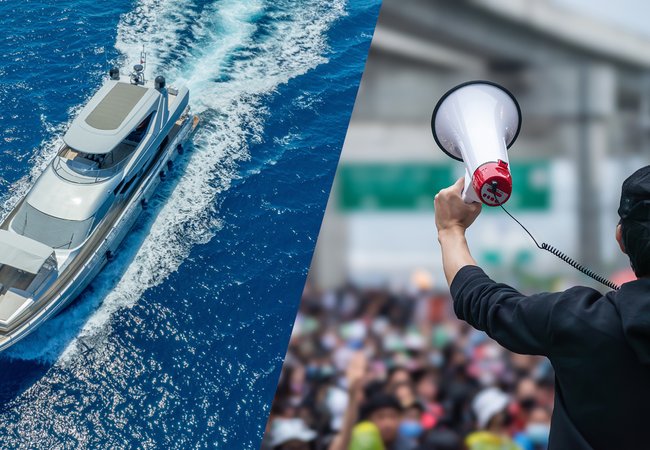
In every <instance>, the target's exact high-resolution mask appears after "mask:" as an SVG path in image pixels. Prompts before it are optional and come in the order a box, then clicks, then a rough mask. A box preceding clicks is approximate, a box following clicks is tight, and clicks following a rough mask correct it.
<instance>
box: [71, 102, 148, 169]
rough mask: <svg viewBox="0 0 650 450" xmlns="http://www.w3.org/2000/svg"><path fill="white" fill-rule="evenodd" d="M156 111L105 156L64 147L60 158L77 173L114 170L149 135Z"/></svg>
mask: <svg viewBox="0 0 650 450" xmlns="http://www.w3.org/2000/svg"><path fill="white" fill-rule="evenodd" d="M154 114H155V111H154V112H152V113H151V114H149V115H148V116H147V117H146V118H145V119H144V120H143V121H142V122H140V124H139V125H138V126H137V127H136V128H135V129H134V130H133V131H132V132H131V133H130V134H129V135H128V136H127V137H126V138H125V139H124V140H123V141H122V142H120V143H119V144H118V145H117V146H116V147H115V148H114V149H113V150H111V151H110V152H108V153H105V154H93V153H84V152H82V151H80V150H76V149H74V148H72V147H69V146H67V145H64V146H63V148H62V149H61V151H59V156H61V157H62V158H64V159H65V160H66V164H67V166H68V167H69V168H70V169H72V170H74V171H75V172H77V173H79V174H81V175H85V174H95V173H98V172H99V171H102V170H109V169H113V168H115V167H116V166H118V165H120V164H121V163H122V162H123V161H125V160H127V159H128V158H130V157H131V155H133V152H134V151H135V149H136V148H137V147H138V145H140V143H141V142H142V140H143V139H144V137H145V136H146V134H147V130H148V129H149V126H150V124H151V119H152V118H153V116H154Z"/></svg>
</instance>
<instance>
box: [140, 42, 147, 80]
mask: <svg viewBox="0 0 650 450" xmlns="http://www.w3.org/2000/svg"><path fill="white" fill-rule="evenodd" d="M140 64H142V82H143V83H144V82H145V78H144V73H145V70H146V68H147V53H146V52H145V51H144V44H142V51H141V52H140Z"/></svg>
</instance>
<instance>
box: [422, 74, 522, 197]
mask: <svg viewBox="0 0 650 450" xmlns="http://www.w3.org/2000/svg"><path fill="white" fill-rule="evenodd" d="M520 128H521V109H520V108H519V104H518V103H517V100H515V97H514V96H513V95H512V94H511V93H510V92H509V91H508V90H506V89H504V88H503V87H501V86H499V85H498V84H495V83H492V82H489V81H470V82H467V83H463V84H460V85H458V86H456V87H454V88H452V89H451V90H450V91H448V92H447V93H446V94H445V95H443V96H442V98H441V99H440V100H439V101H438V104H437V105H436V107H435V109H434V110H433V116H432V117H431V130H432V131H433V137H434V139H435V140H436V143H437V144H438V146H439V147H440V148H441V149H442V151H443V152H445V153H446V154H447V155H449V156H451V157H452V158H454V159H456V160H458V161H462V162H464V163H465V169H466V170H465V187H464V189H463V194H462V196H463V200H464V201H465V202H466V203H472V202H479V201H480V202H483V203H485V204H486V205H489V206H498V205H502V204H504V203H505V202H506V201H508V199H509V198H510V194H511V193H512V178H511V176H510V170H509V168H508V148H510V146H511V145H512V144H513V143H514V142H515V139H517V135H518V134H519V130H520Z"/></svg>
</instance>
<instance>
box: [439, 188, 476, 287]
mask: <svg viewBox="0 0 650 450" xmlns="http://www.w3.org/2000/svg"><path fill="white" fill-rule="evenodd" d="M462 190H463V178H460V179H458V181H456V183H454V185H452V186H450V187H448V188H446V189H443V190H441V191H440V192H439V193H438V194H437V195H436V197H435V200H434V207H435V211H436V227H437V228H438V242H440V247H441V249H442V266H443V268H444V270H445V278H446V279H447V284H448V285H449V286H451V282H452V281H453V280H454V277H455V276H456V274H457V273H458V271H459V270H460V269H461V268H462V267H464V266H470V265H476V261H474V258H472V255H471V254H470V252H469V247H467V241H466V240H465V230H466V229H467V227H469V226H470V225H471V224H472V223H473V222H474V220H476V218H477V217H478V215H479V214H480V213H481V204H480V203H470V204H467V203H465V202H464V201H463V199H462V198H461V196H460V194H461V192H462Z"/></svg>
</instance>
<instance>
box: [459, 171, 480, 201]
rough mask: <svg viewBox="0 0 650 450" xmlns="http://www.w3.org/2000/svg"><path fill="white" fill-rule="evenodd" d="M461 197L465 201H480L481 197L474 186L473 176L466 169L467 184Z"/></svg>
mask: <svg viewBox="0 0 650 450" xmlns="http://www.w3.org/2000/svg"><path fill="white" fill-rule="evenodd" d="M461 197H462V199H463V201H464V202H465V203H477V202H480V200H479V198H478V197H477V196H476V192H475V191H474V186H472V176H471V175H470V173H469V171H467V170H465V186H464V187H463V193H462V194H461Z"/></svg>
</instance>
